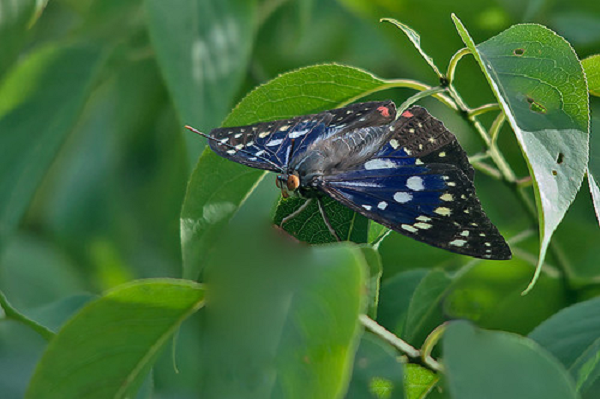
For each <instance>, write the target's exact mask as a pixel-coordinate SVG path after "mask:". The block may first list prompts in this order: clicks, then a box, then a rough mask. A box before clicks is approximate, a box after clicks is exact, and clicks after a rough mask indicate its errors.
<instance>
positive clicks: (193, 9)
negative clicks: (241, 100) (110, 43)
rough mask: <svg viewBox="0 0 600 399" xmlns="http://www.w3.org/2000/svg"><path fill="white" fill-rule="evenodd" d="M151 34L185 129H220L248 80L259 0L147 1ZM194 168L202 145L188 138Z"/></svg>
mask: <svg viewBox="0 0 600 399" xmlns="http://www.w3.org/2000/svg"><path fill="white" fill-rule="evenodd" d="M145 6H146V11H147V13H148V17H149V18H148V29H149V31H150V35H151V38H152V43H153V45H154V50H155V51H156V54H157V59H158V62H159V65H160V67H161V70H162V73H163V76H164V78H165V81H166V83H167V86H168V88H169V91H170V93H171V96H172V98H173V102H174V103H175V106H176V108H177V110H178V112H179V117H180V120H181V123H182V124H187V125H193V126H195V127H196V128H198V129H200V130H207V129H211V128H213V127H217V126H218V124H219V123H220V122H221V120H222V119H223V118H224V117H225V115H226V114H227V111H228V110H229V109H231V106H232V105H233V103H234V97H235V95H236V94H237V91H238V88H239V85H240V83H241V82H242V80H243V77H244V72H245V70H246V68H247V65H248V62H249V58H250V50H251V48H252V43H253V39H254V33H255V29H256V26H255V18H254V14H255V12H256V1H254V0H176V1H170V2H164V1H161V0H145ZM184 137H185V138H186V139H185V141H186V144H187V147H188V156H189V161H190V163H192V164H193V163H194V162H195V161H196V159H197V158H198V155H199V154H200V151H201V150H202V141H200V140H198V139H197V138H196V137H195V136H193V135H191V134H188V133H186V134H185V136H184Z"/></svg>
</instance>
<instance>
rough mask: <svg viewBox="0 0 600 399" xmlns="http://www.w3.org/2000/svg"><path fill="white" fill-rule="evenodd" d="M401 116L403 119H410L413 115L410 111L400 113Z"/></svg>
mask: <svg viewBox="0 0 600 399" xmlns="http://www.w3.org/2000/svg"><path fill="white" fill-rule="evenodd" d="M402 116H403V117H405V118H412V117H413V116H414V115H413V113H412V112H410V111H404V112H403V113H402Z"/></svg>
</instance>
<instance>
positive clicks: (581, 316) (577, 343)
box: [529, 298, 600, 397]
mask: <svg viewBox="0 0 600 399" xmlns="http://www.w3.org/2000/svg"><path fill="white" fill-rule="evenodd" d="M599 308H600V299H598V298H596V299H591V300H588V301H585V302H581V303H578V304H576V305H573V306H571V307H568V308H566V309H563V310H561V311H560V312H558V313H556V314H555V315H554V316H552V317H550V318H549V319H548V320H546V321H544V322H543V323H542V324H540V325H539V326H538V327H536V329H535V330H533V331H532V332H531V334H529V338H531V339H533V340H534V341H536V342H537V343H538V344H540V345H541V346H543V347H544V348H546V349H547V350H548V351H549V352H550V353H552V354H553V355H554V356H555V357H556V358H557V359H558V360H559V361H560V362H561V363H562V364H563V365H564V366H565V368H567V370H568V371H569V372H570V373H571V376H572V377H573V379H574V380H575V382H576V384H577V389H578V391H580V392H581V393H584V392H586V391H587V390H588V389H589V388H590V387H591V386H592V384H594V382H595V381H596V380H597V379H598V377H599V376H600V312H599ZM598 392H599V391H597V390H596V392H595V393H591V394H592V395H597V394H598ZM589 397H592V396H589Z"/></svg>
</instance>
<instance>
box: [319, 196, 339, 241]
mask: <svg viewBox="0 0 600 399" xmlns="http://www.w3.org/2000/svg"><path fill="white" fill-rule="evenodd" d="M317 204H319V212H320V213H321V217H322V218H323V222H325V226H327V229H328V230H329V233H331V235H332V236H333V237H334V238H335V239H336V241H342V240H340V237H338V235H337V233H336V232H335V230H334V229H333V227H331V223H329V218H328V217H327V214H326V213H325V208H324V207H323V203H322V202H321V199H320V198H317Z"/></svg>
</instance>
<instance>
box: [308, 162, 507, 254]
mask: <svg viewBox="0 0 600 399" xmlns="http://www.w3.org/2000/svg"><path fill="white" fill-rule="evenodd" d="M390 165H391V163H390ZM320 189H321V190H322V191H323V192H325V193H326V194H328V195H329V196H330V197H332V198H333V199H335V200H337V201H339V202H341V203H342V204H344V205H346V206H347V207H349V208H351V209H352V210H354V211H356V212H358V213H360V214H362V215H364V216H366V217H367V218H369V219H372V220H374V221H376V222H378V223H380V224H382V225H384V226H386V227H388V228H390V229H392V230H395V231H397V232H399V233H402V234H404V235H407V236H409V237H412V238H414V239H416V240H418V241H422V242H425V243H427V244H430V245H433V246H436V247H439V248H443V249H446V250H449V251H452V252H456V253H460V254H464V255H469V256H474V257H478V258H484V259H510V256H511V253H510V249H509V247H508V245H507V244H506V242H505V241H504V238H503V237H502V236H501V235H500V233H499V232H498V229H497V228H496V227H495V226H494V225H493V224H492V222H491V221H490V220H489V219H488V217H487V216H486V214H485V212H484V211H483V209H482V208H481V204H480V202H479V200H478V199H477V196H476V195H475V189H474V187H473V183H472V182H471V181H470V180H469V179H468V177H467V176H466V175H465V174H464V173H463V172H462V171H461V170H459V169H458V168H456V167H455V166H453V165H447V164H430V165H424V166H407V165H402V164H398V165H397V166H396V167H388V168H386V169H373V170H357V171H350V172H345V173H339V174H337V175H332V176H326V177H325V178H324V179H323V181H322V183H321V186H320Z"/></svg>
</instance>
